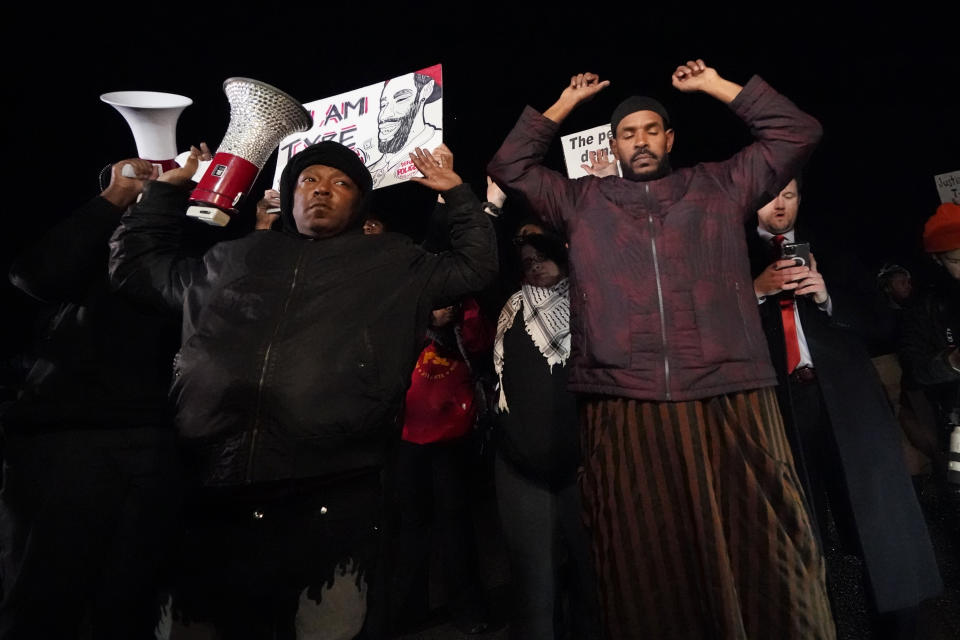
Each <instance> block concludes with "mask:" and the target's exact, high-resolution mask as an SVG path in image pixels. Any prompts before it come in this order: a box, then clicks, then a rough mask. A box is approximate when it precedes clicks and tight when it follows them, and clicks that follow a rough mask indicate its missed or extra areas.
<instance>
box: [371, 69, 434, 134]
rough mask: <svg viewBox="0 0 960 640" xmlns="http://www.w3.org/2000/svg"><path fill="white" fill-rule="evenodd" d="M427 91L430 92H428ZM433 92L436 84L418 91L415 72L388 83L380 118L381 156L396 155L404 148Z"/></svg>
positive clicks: (378, 122) (378, 117) (381, 97)
mask: <svg viewBox="0 0 960 640" xmlns="http://www.w3.org/2000/svg"><path fill="white" fill-rule="evenodd" d="M426 88H429V89H430V90H429V91H426V92H424V91H423V89H426ZM432 91H433V83H432V82H429V83H427V84H426V85H425V86H423V87H421V88H420V89H418V88H417V84H416V82H415V81H414V74H412V73H408V74H407V75H405V76H400V77H399V78H396V79H394V80H389V81H388V82H387V83H386V84H384V86H383V91H382V92H381V93H380V113H379V115H377V146H378V148H379V149H380V152H381V153H396V152H397V151H399V150H400V149H402V148H403V145H404V144H406V142H407V138H408V137H409V135H410V129H412V128H413V124H414V122H415V121H416V118H417V116H418V115H419V114H420V111H421V109H422V108H423V103H424V102H425V101H426V97H427V96H429V95H430V93H431V92H432ZM421 95H422V96H423V97H421Z"/></svg>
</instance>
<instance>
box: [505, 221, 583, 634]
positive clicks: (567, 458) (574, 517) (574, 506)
mask: <svg viewBox="0 0 960 640" xmlns="http://www.w3.org/2000/svg"><path fill="white" fill-rule="evenodd" d="M521 231H522V232H527V233H526V234H525V235H518V236H517V237H516V238H515V240H514V242H515V244H516V245H517V248H518V251H519V253H520V262H521V267H522V271H523V281H522V285H521V288H520V291H518V292H516V293H515V294H514V295H513V296H511V297H510V299H509V300H508V301H507V303H506V304H505V305H504V307H503V311H502V312H501V313H500V318H499V320H498V322H497V337H496V341H495V344H494V367H495V369H496V372H497V374H498V376H499V378H500V394H499V400H498V407H499V410H500V425H501V429H500V432H499V439H498V450H497V458H496V462H495V467H494V476H495V481H496V487H497V502H498V507H499V510H500V517H501V520H502V521H503V529H504V535H505V538H506V542H507V547H508V550H509V554H510V564H511V573H512V577H513V584H514V589H515V591H516V593H515V600H514V606H515V609H514V613H513V619H512V620H511V624H510V633H511V637H512V638H524V639H525V640H541V639H542V640H554V638H563V637H574V638H594V637H596V629H597V626H596V624H595V621H594V620H595V612H596V607H595V604H594V602H595V600H594V594H593V584H592V582H593V580H592V570H591V567H590V559H589V555H588V544H587V539H586V533H585V531H584V528H583V524H582V522H581V520H580V496H579V490H578V488H577V483H576V471H577V465H578V464H579V461H580V450H579V446H578V427H577V408H576V400H575V397H574V396H573V394H571V393H570V392H569V391H567V358H568V356H569V354H570V303H569V295H568V283H567V258H566V251H565V248H564V245H563V242H562V241H561V240H560V239H558V238H556V237H554V236H553V235H548V234H545V233H543V230H542V229H536V228H532V227H531V226H530V225H524V226H523V227H522V228H521ZM530 232H532V233H530ZM564 557H566V560H567V563H566V565H567V568H568V569H569V571H568V572H567V573H568V577H569V582H568V583H569V586H570V589H569V591H568V593H569V598H568V603H569V607H568V613H569V616H568V617H569V620H568V621H564V619H563V607H562V602H563V597H562V595H563V590H562V589H561V584H562V583H561V580H560V579H559V577H560V573H561V572H560V569H561V564H562V560H563V558H564Z"/></svg>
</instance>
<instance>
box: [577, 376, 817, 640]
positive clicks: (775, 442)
mask: <svg viewBox="0 0 960 640" xmlns="http://www.w3.org/2000/svg"><path fill="white" fill-rule="evenodd" d="M581 419H582V424H583V431H582V437H583V440H582V445H583V455H584V469H583V473H582V475H581V479H580V480H581V490H582V492H583V499H584V503H583V508H584V512H585V518H586V523H587V526H588V528H589V532H590V536H591V538H592V543H593V557H594V561H595V563H596V571H597V583H598V595H599V602H600V608H601V612H602V626H603V629H604V635H605V638H607V640H621V639H628V638H643V639H645V640H660V639H663V638H677V639H683V640H695V639H699V638H703V639H707V638H710V639H717V640H727V639H739V638H744V639H746V638H750V639H754V638H756V639H758V640H759V639H763V640H768V639H773V638H776V639H777V640H783V639H788V638H789V639H796V640H801V639H802V640H817V639H832V638H834V637H835V631H834V625H833V619H832V616H831V614H830V605H829V602H828V600H827V592H826V585H825V581H824V562H823V558H822V556H821V554H820V550H819V548H818V546H817V543H816V540H815V538H814V534H813V529H812V527H811V524H810V520H809V518H808V517H807V513H806V511H805V508H804V505H803V498H802V494H801V489H800V483H799V481H798V479H797V474H796V471H795V469H794V465H793V458H792V456H791V454H790V447H789V445H788V444H787V440H786V437H785V435H784V431H783V423H782V421H781V418H780V411H779V409H778V407H777V400H776V396H775V395H774V391H773V389H759V390H754V391H746V392H740V393H733V394H729V395H723V396H717V397H713V398H707V399H704V400H697V401H690V402H647V401H641V400H634V399H630V398H610V397H586V398H584V399H583V402H582V405H581Z"/></svg>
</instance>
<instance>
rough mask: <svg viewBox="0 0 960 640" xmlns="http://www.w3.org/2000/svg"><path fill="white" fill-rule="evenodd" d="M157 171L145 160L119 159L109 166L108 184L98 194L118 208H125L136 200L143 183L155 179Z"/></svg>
mask: <svg viewBox="0 0 960 640" xmlns="http://www.w3.org/2000/svg"><path fill="white" fill-rule="evenodd" d="M157 173H158V170H157V167H156V166H154V165H153V164H152V163H151V162H149V161H147V160H141V159H140V158H130V159H129V160H121V161H120V162H118V163H116V164H115V165H113V166H112V167H111V168H110V184H109V185H108V186H107V188H106V189H104V190H103V193H101V194H100V195H101V196H102V197H103V198H104V199H105V200H107V201H108V202H110V203H111V204H113V205H115V206H117V207H119V208H120V209H126V208H127V207H129V206H130V205H131V204H133V203H134V202H136V200H137V196H139V195H140V192H141V191H143V185H144V183H145V182H146V181H147V180H154V179H156V177H157Z"/></svg>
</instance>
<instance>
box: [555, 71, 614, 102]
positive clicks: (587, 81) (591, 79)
mask: <svg viewBox="0 0 960 640" xmlns="http://www.w3.org/2000/svg"><path fill="white" fill-rule="evenodd" d="M609 86H610V81H609V80H603V81H601V80H600V76H598V75H597V74H595V73H589V72H587V73H578V74H577V75H575V76H571V77H570V84H568V85H567V87H566V88H565V89H564V90H563V93H561V94H560V99H561V100H566V101H568V102H571V103H573V104H574V105H578V104H581V103H583V102H586V101H587V100H590V99H591V98H593V96H595V95H597V94H598V93H600V92H601V91H603V90H604V89H606V88H607V87H609Z"/></svg>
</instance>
